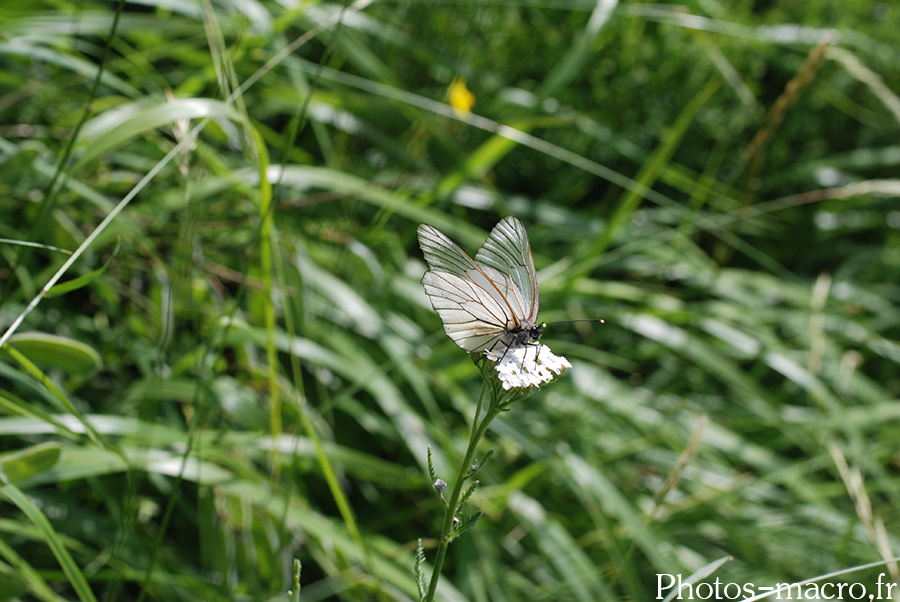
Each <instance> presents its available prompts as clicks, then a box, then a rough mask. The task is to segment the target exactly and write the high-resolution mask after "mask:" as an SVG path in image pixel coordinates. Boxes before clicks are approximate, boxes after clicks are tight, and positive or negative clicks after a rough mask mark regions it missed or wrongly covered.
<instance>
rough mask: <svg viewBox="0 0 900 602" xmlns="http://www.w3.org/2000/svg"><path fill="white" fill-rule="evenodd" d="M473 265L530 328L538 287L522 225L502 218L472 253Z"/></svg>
mask: <svg viewBox="0 0 900 602" xmlns="http://www.w3.org/2000/svg"><path fill="white" fill-rule="evenodd" d="M475 262H476V263H477V264H478V265H480V266H481V267H482V268H483V269H484V271H485V272H486V273H487V274H488V275H489V276H490V277H491V279H492V280H494V281H495V282H496V283H498V288H500V289H501V292H503V294H504V295H505V296H506V297H507V298H508V299H510V304H511V305H512V306H513V309H514V310H515V313H516V317H517V318H518V319H519V320H520V321H521V322H522V326H523V327H525V328H530V327H532V326H534V325H535V323H536V322H537V316H538V285H537V276H536V275H535V272H534V259H533V258H532V256H531V244H530V243H529V242H528V232H526V231H525V225H524V224H523V223H522V222H520V221H519V220H518V219H516V218H515V217H512V216H508V217H504V218H503V219H502V220H500V222H499V223H498V224H497V225H496V226H494V229H493V230H491V234H490V236H488V238H487V240H486V241H485V243H484V246H482V247H481V249H480V250H479V251H478V253H476V254H475ZM488 268H490V270H488ZM498 274H499V275H502V278H501V277H500V276H498ZM501 283H502V286H500V284H501ZM513 298H514V299H515V300H516V301H515V303H513V302H512V299H513Z"/></svg>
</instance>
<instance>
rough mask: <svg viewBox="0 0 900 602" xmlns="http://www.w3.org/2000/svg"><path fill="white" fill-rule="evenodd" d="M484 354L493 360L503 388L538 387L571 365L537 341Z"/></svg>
mask: <svg viewBox="0 0 900 602" xmlns="http://www.w3.org/2000/svg"><path fill="white" fill-rule="evenodd" d="M485 356H486V357H487V358H488V359H489V360H491V361H492V362H496V365H495V366H494V368H495V369H496V370H497V374H498V375H499V376H500V382H501V383H503V388H504V389H506V390H507V391H508V390H510V389H512V388H528V387H539V386H540V385H542V384H544V383H548V382H550V381H552V380H553V379H554V378H556V377H557V376H559V375H560V374H562V373H563V372H565V370H566V368H571V367H572V364H570V363H569V360H567V359H566V358H564V357H562V356H559V355H553V353H552V352H551V351H550V348H549V347H547V346H546V345H542V344H540V343H533V344H530V345H525V346H523V347H513V348H510V349H506V348H503V349H499V350H494V351H485Z"/></svg>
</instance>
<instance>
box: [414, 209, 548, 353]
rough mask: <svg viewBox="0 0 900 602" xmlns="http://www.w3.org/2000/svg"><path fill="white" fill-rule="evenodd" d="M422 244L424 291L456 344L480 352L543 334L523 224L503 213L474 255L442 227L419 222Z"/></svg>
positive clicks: (510, 346) (514, 345)
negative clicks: (450, 237) (426, 264)
mask: <svg viewBox="0 0 900 602" xmlns="http://www.w3.org/2000/svg"><path fill="white" fill-rule="evenodd" d="M417 232H418V235H419V246H420V247H421V248H422V253H424V255H425V261H426V262H427V263H428V268H429V269H428V271H427V272H425V276H423V277H422V284H423V285H424V286H425V294H427V295H428V296H429V298H430V299H431V306H432V307H433V308H434V311H436V312H437V313H438V315H439V316H440V317H441V321H442V322H443V323H444V331H445V332H446V333H447V335H448V336H449V337H450V338H451V339H453V342H454V343H456V344H457V345H459V346H460V347H462V348H463V349H465V350H466V351H468V352H469V353H476V352H481V351H491V350H494V349H495V348H497V347H498V346H504V347H506V349H507V350H508V349H515V348H518V347H522V346H525V345H528V344H530V343H532V342H533V341H537V340H538V339H540V338H541V333H542V332H543V329H544V327H545V326H546V324H538V323H537V315H538V285H537V277H536V276H535V273H534V260H533V259H532V257H531V245H530V244H529V242H528V233H527V232H526V231H525V225H524V224H522V222H520V221H519V220H518V219H516V218H515V217H511V216H510V217H505V218H503V219H502V220H500V222H499V223H498V224H497V225H496V226H494V229H493V230H491V233H490V235H489V236H488V237H487V240H486V241H485V242H484V245H483V246H482V247H481V249H479V251H478V253H476V254H475V259H474V260H473V259H472V258H471V257H469V256H468V255H466V253H465V251H463V250H462V249H460V248H459V246H457V245H456V244H455V243H454V242H453V241H452V240H450V239H449V238H447V236H445V235H444V234H443V233H442V232H441V231H440V230H438V229H437V228H434V227H432V226H428V225H426V224H421V225H420V226H419V228H418V230H417Z"/></svg>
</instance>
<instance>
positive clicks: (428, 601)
mask: <svg viewBox="0 0 900 602" xmlns="http://www.w3.org/2000/svg"><path fill="white" fill-rule="evenodd" d="M488 389H490V386H489V385H488V383H487V382H485V383H484V384H483V385H482V387H481V395H479V397H478V406H477V407H476V409H475V419H474V420H473V421H472V432H471V433H470V434H469V445H468V447H467V448H466V454H465V456H464V457H463V461H462V464H460V466H459V474H457V475H456V482H455V483H453V490H452V492H451V493H450V499H449V500H448V502H447V504H446V505H445V506H444V522H443V524H442V525H441V539H440V542H439V543H438V550H437V556H435V558H434V569H433V570H432V572H431V582H430V583H429V584H428V593H427V594H426V596H425V599H424V602H433V600H434V593H435V591H437V584H438V580H439V579H440V578H441V567H442V566H443V565H444V558H445V557H446V556H447V548H448V547H449V546H450V537H449V536H450V533H451V532H452V531H453V518H454V517H455V516H456V511H457V504H459V495H460V493H462V488H463V483H464V482H465V480H466V477H467V473H468V472H469V469H470V467H471V466H472V458H473V457H474V456H475V449H476V448H477V447H478V442H479V441H480V440H481V437H482V436H483V435H484V433H485V431H487V427H488V425H489V424H490V423H491V421H492V420H493V419H494V418H496V416H497V414H498V413H499V411H498V410H497V408H496V404H495V403H494V400H491V403H490V404H489V406H488V410H487V413H486V414H485V416H484V418H483V419H482V420H481V422H478V419H479V417H480V416H481V410H482V408H483V407H484V399H485V396H486V394H487V391H488Z"/></svg>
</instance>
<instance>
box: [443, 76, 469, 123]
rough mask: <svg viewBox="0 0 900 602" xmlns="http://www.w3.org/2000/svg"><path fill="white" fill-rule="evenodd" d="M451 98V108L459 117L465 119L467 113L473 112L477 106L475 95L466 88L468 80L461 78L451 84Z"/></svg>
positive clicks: (449, 93) (457, 77)
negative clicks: (473, 106)
mask: <svg viewBox="0 0 900 602" xmlns="http://www.w3.org/2000/svg"><path fill="white" fill-rule="evenodd" d="M447 94H448V96H449V98H450V106H451V107H453V110H454V111H455V112H456V115H457V116H458V117H463V116H464V115H465V114H466V113H471V112H472V105H474V104H475V95H474V94H472V93H471V92H470V91H469V89H468V88H467V87H466V80H464V79H462V78H461V77H459V76H456V77H454V78H453V81H452V82H450V89H449V90H448V91H447Z"/></svg>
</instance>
